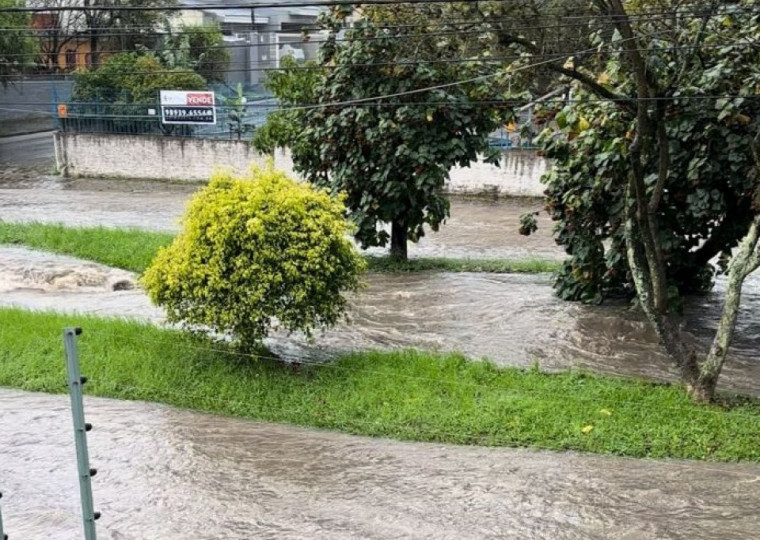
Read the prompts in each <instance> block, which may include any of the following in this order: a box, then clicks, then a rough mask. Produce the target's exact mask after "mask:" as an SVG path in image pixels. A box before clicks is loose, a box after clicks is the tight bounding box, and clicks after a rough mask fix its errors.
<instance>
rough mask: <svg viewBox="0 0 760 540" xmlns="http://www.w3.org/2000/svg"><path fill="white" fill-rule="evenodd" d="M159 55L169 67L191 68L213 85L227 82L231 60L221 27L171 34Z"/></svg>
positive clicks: (186, 29)
mask: <svg viewBox="0 0 760 540" xmlns="http://www.w3.org/2000/svg"><path fill="white" fill-rule="evenodd" d="M158 54H159V55H160V57H161V58H162V60H163V61H164V63H165V64H166V65H167V66H170V67H183V68H190V69H192V70H193V71H195V72H196V73H198V74H199V75H201V76H202V77H203V78H205V79H206V80H207V81H208V82H210V83H213V82H224V80H225V71H226V70H227V69H229V66H230V57H231V54H230V50H229V49H228V48H227V47H225V46H224V36H223V35H222V31H221V29H220V28H219V25H218V24H213V25H208V26H182V27H181V28H180V29H179V30H178V31H170V33H169V36H168V37H167V38H166V40H165V41H164V42H163V44H162V45H161V47H160V48H159V51H158Z"/></svg>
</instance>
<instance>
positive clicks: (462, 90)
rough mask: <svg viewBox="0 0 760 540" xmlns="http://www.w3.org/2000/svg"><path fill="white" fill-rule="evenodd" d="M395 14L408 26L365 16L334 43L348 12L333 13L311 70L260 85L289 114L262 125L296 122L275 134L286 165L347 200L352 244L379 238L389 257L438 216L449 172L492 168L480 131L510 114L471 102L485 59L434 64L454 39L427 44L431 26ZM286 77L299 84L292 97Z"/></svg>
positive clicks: (484, 76) (479, 91) (481, 89)
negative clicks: (482, 163) (483, 164)
mask: <svg viewBox="0 0 760 540" xmlns="http://www.w3.org/2000/svg"><path fill="white" fill-rule="evenodd" d="M394 9H395V11H396V16H397V17H406V20H407V21H409V20H413V21H415V22H416V25H415V26H412V27H407V26H402V25H388V24H384V22H383V21H385V20H387V19H385V18H384V17H383V15H384V14H383V13H381V12H379V11H377V10H371V9H368V10H365V11H364V12H362V13H361V14H360V16H358V17H357V18H356V20H355V21H354V26H353V27H352V28H351V29H350V30H348V31H346V32H345V35H344V37H342V38H338V35H339V32H340V31H341V29H342V28H343V27H344V22H345V20H346V16H347V15H348V13H347V12H346V11H345V10H341V9H334V10H332V11H331V12H330V13H329V14H327V15H326V16H325V17H324V18H323V23H324V25H325V27H326V29H327V30H328V32H329V38H328V40H327V43H325V44H324V45H323V46H322V50H321V58H320V62H319V66H312V67H319V68H321V69H316V70H315V69H312V70H311V71H312V75H311V76H308V75H307V76H303V77H299V76H297V75H293V73H294V72H295V71H296V70H299V69H308V68H309V67H310V66H292V67H291V68H290V75H288V70H285V74H282V75H280V77H279V78H277V77H275V78H274V79H273V82H270V88H272V89H273V90H274V91H275V94H277V96H278V97H279V98H280V101H281V102H282V103H283V105H284V106H286V107H287V106H295V107H296V108H297V109H298V110H296V111H293V112H291V113H289V114H286V115H280V116H276V115H275V116H274V117H273V119H272V121H273V122H277V123H279V124H280V125H282V124H283V120H285V119H287V120H288V121H289V122H291V123H292V124H294V125H295V126H296V128H295V129H293V128H290V129H287V128H286V133H287V134H288V136H289V138H290V140H287V141H285V142H287V143H288V144H289V145H290V146H291V148H292V151H293V161H294V165H295V168H296V170H297V171H299V172H301V173H302V174H304V175H305V176H306V177H307V178H308V179H309V180H310V181H311V182H313V183H315V184H317V185H319V186H325V187H328V188H330V189H331V190H333V191H334V192H345V193H346V194H347V201H346V203H347V206H348V208H349V209H350V212H351V217H352V219H353V221H354V222H355V223H356V225H357V231H356V233H355V234H356V238H357V239H358V240H359V242H360V243H361V245H362V247H364V248H366V247H370V246H385V245H387V243H388V241H389V240H390V244H391V254H392V255H393V256H395V257H398V258H401V259H406V257H407V242H408V241H409V240H411V241H417V240H418V239H419V238H420V237H421V236H423V235H424V234H425V227H426V226H429V227H430V228H431V229H432V230H437V229H438V227H439V226H440V224H441V223H442V222H443V221H444V220H445V219H446V218H447V217H448V215H449V203H448V200H447V198H446V197H445V195H444V193H443V187H444V183H445V181H446V179H447V178H448V174H449V170H450V169H451V167H453V166H455V165H460V166H467V165H469V164H470V163H471V162H472V161H474V160H476V159H478V156H479V155H480V154H482V155H484V156H485V159H486V160H487V161H489V162H494V161H496V160H497V154H496V152H494V151H492V150H490V149H489V147H488V135H489V133H491V132H492V131H493V130H494V129H495V128H496V127H498V125H499V124H500V123H501V122H502V121H503V120H504V119H505V118H507V117H510V116H511V112H510V111H509V110H507V109H498V108H484V107H482V106H480V105H479V104H478V103H475V101H477V100H478V99H480V98H482V97H483V96H484V95H485V93H486V92H490V91H491V90H492V88H493V84H491V82H492V81H493V79H494V78H495V73H494V70H493V67H492V65H491V64H487V63H484V62H481V61H477V59H475V60H473V61H472V62H471V63H459V64H451V63H446V62H441V60H442V59H445V58H448V57H449V56H448V55H449V53H450V49H451V48H455V47H457V44H456V43H454V42H453V41H452V40H450V42H447V41H446V40H445V39H439V40H437V41H432V40H430V39H429V37H428V34H430V33H435V32H436V29H437V28H439V27H440V24H439V23H438V22H436V20H435V19H425V18H424V17H422V16H421V14H420V12H419V11H416V10H415V7H414V6H411V7H410V6H407V7H402V6H395V7H394ZM385 14H387V8H386V11H385ZM426 21H427V22H426ZM289 82H295V83H297V84H298V83H301V82H303V84H302V85H300V90H299V91H294V90H293V87H292V85H289V84H287V83H289ZM283 87H284V88H283ZM264 134H266V135H267V136H269V137H271V136H272V135H274V133H273V130H272V129H270V128H267V127H265V128H264V129H263V130H262V131H260V134H259V135H258V136H257V140H258V141H259V142H261V140H262V139H263V138H264V137H263V135H264ZM270 143H271V140H270ZM260 146H262V145H260ZM385 225H390V234H389V233H388V231H387V230H386V228H385V227H384V226H385Z"/></svg>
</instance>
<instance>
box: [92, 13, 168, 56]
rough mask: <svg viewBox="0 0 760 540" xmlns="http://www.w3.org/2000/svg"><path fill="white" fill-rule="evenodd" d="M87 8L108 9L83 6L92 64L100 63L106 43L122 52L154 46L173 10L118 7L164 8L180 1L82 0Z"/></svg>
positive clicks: (158, 40) (152, 47) (159, 38)
mask: <svg viewBox="0 0 760 540" xmlns="http://www.w3.org/2000/svg"><path fill="white" fill-rule="evenodd" d="M82 1H83V5H84V7H85V8H88V7H96V6H107V7H108V8H109V9H108V10H97V9H84V10H83V11H82V18H83V19H84V27H83V29H82V32H83V34H84V35H86V36H88V37H89V42H90V59H91V65H92V66H93V67H97V66H98V65H100V53H101V52H103V51H101V48H102V47H103V44H104V42H105V43H106V44H107V46H108V47H110V48H112V49H114V50H119V51H132V50H137V49H138V48H142V49H151V50H152V49H155V48H156V47H157V45H158V44H159V42H160V40H161V36H162V35H163V31H162V30H161V28H162V27H165V26H166V25H167V23H168V21H169V19H170V18H171V17H172V16H173V15H174V13H175V12H174V11H171V10H160V9H158V10H153V9H151V10H140V9H129V10H120V9H118V8H119V7H122V6H124V7H127V6H128V7H130V8H135V7H141V6H144V7H161V6H167V7H168V6H173V5H175V4H176V2H177V0H82Z"/></svg>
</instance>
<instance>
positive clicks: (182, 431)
mask: <svg viewBox="0 0 760 540" xmlns="http://www.w3.org/2000/svg"><path fill="white" fill-rule="evenodd" d="M85 407H86V414H87V420H88V421H89V422H91V423H93V425H94V426H95V428H94V430H93V431H92V432H91V433H90V434H89V442H90V459H91V462H92V465H93V466H95V467H97V469H98V474H97V476H95V478H94V479H93V484H94V488H93V490H94V498H95V503H96V508H97V509H98V510H99V511H100V512H102V518H101V519H100V520H99V521H98V522H97V526H98V533H99V536H98V537H99V538H107V539H110V540H187V539H191V538H192V539H197V540H252V539H254V538H255V539H277V540H286V539H296V538H299V539H300V538H305V539H329V540H341V539H388V538H414V539H423V538H430V539H436V540H441V539H448V538H450V539H457V540H459V539H485V538H502V539H521V540H523V539H526V538H532V539H547V540H548V539H551V540H557V539H583V540H594V539H599V540H602V539H604V540H607V539H618V540H650V539H670V540H694V539H716V540H717V539H720V540H747V539H750V538H756V537H757V532H758V531H760V515H759V514H758V513H757V508H758V507H760V487H759V486H760V467H758V466H757V465H732V464H710V463H698V462H682V461H667V460H664V461H648V460H629V459H621V458H608V457H600V456H587V455H578V454H575V453H571V452H570V453H552V452H534V451H528V450H513V449H489V448H475V447H456V446H448V445H435V444H421V443H401V442H397V441H387V440H382V439H369V438H364V437H354V436H349V435H342V434H337V433H330V432H321V431H316V430H308V429H300V428H296V427H293V426H277V425H271V424H262V423H256V422H249V421H244V420H238V419H233V418H222V417H216V416H208V415H203V414H198V413H193V412H188V411H183V410H177V409H173V408H170V407H164V406H160V405H155V404H148V403H141V402H122V401H114V400H105V399H96V398H87V400H86V405H85ZM0 433H2V437H0V456H2V459H0V487H2V490H3V492H4V497H3V499H2V503H3V517H4V521H5V526H6V531H7V532H8V534H9V535H10V537H11V540H16V539H19V540H40V539H55V540H74V539H79V538H82V534H81V524H80V522H79V518H78V516H79V508H78V487H77V480H76V468H75V467H76V466H75V463H76V462H75V457H74V456H75V454H74V448H73V437H72V428H71V421H70V413H69V405H68V401H67V398H66V397H65V396H51V395H42V394H28V393H23V392H17V391H8V390H2V389H0Z"/></svg>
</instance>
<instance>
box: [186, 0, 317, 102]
mask: <svg viewBox="0 0 760 540" xmlns="http://www.w3.org/2000/svg"><path fill="white" fill-rule="evenodd" d="M293 2H295V0H282V1H281V3H282V7H276V8H260V9H256V7H255V4H254V7H253V8H252V9H248V8H243V9H241V8H223V6H224V5H225V4H233V5H235V4H237V5H239V3H236V2H234V1H230V0H222V1H219V2H217V3H218V4H219V8H210V7H209V4H210V3H209V1H208V0H179V5H180V6H182V7H185V8H186V9H183V10H182V11H180V13H179V15H178V16H177V17H176V18H175V19H174V20H173V26H174V27H175V28H176V27H181V26H183V25H185V26H191V25H209V24H218V25H219V26H220V28H221V29H222V33H223V34H224V42H225V44H226V45H228V46H229V48H230V52H231V58H232V60H231V62H230V68H229V73H228V74H227V77H226V78H225V79H226V82H227V84H229V85H235V84H237V83H241V84H243V86H245V87H247V88H250V87H257V86H259V85H260V84H261V83H262V82H263V80H264V78H265V76H266V70H268V69H276V68H278V67H279V66H280V60H281V59H282V57H283V56H285V55H287V54H290V55H293V56H294V57H295V58H297V59H301V60H310V59H316V57H317V54H318V50H319V43H318V42H319V41H320V40H321V39H323V38H321V37H320V35H319V34H317V33H316V32H313V31H312V32H310V39H304V30H310V29H313V28H315V23H316V22H317V17H318V16H319V14H320V13H321V12H322V11H323V10H324V8H320V7H297V6H294V7H288V3H293ZM194 7H200V8H201V9H193V8H194Z"/></svg>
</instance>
